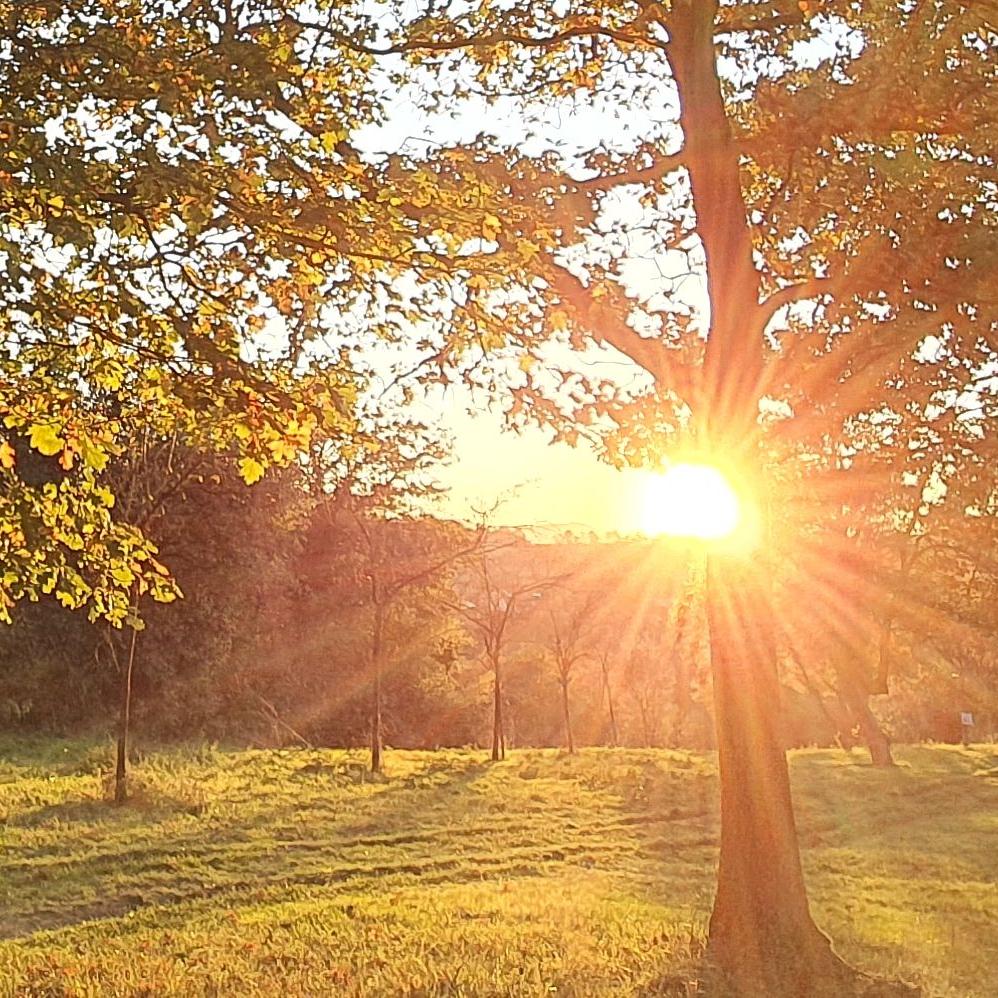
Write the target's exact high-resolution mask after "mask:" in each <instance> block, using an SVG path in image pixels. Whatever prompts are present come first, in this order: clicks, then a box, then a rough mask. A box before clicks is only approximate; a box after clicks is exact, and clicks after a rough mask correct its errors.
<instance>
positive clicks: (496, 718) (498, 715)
mask: <svg viewBox="0 0 998 998" xmlns="http://www.w3.org/2000/svg"><path fill="white" fill-rule="evenodd" d="M492 665H493V676H494V679H493V683H492V761H493V762H499V761H500V759H505V758H506V742H505V739H504V738H503V730H502V679H501V677H500V675H499V663H498V662H493V663H492Z"/></svg>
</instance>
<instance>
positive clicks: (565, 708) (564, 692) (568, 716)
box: [561, 677, 575, 755]
mask: <svg viewBox="0 0 998 998" xmlns="http://www.w3.org/2000/svg"><path fill="white" fill-rule="evenodd" d="M561 712H562V717H563V718H564V720H565V744H566V746H567V747H568V754H569V755H575V739H574V738H573V737H572V712H571V710H570V708H569V704H568V678H567V677H563V678H562V680H561Z"/></svg>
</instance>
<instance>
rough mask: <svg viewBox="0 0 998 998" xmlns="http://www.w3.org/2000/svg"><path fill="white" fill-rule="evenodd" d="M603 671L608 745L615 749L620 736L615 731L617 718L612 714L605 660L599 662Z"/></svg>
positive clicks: (611, 697) (608, 677)
mask: <svg viewBox="0 0 998 998" xmlns="http://www.w3.org/2000/svg"><path fill="white" fill-rule="evenodd" d="M600 667H601V668H602V670H603V689H604V690H605V691H606V706H607V710H608V711H609V714H610V745H611V747H612V748H616V747H617V745H618V744H619V743H620V735H619V733H618V731H617V717H616V715H615V714H614V712H613V691H612V690H611V689H610V672H609V669H608V668H607V664H606V661H605V660H601V661H600Z"/></svg>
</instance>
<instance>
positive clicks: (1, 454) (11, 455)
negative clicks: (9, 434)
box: [0, 440, 17, 469]
mask: <svg viewBox="0 0 998 998" xmlns="http://www.w3.org/2000/svg"><path fill="white" fill-rule="evenodd" d="M16 459H17V454H16V452H15V451H14V448H13V447H11V445H10V443H9V441H7V440H5V441H4V442H3V443H0V468H8V469H9V468H13V467H14V462H15V460H16Z"/></svg>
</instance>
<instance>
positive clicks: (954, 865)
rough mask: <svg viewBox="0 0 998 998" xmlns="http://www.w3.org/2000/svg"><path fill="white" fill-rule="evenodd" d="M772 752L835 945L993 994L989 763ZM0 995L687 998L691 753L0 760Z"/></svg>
mask: <svg viewBox="0 0 998 998" xmlns="http://www.w3.org/2000/svg"><path fill="white" fill-rule="evenodd" d="M899 757H900V760H901V765H900V766H899V767H898V768H897V769H896V770H895V771H893V772H878V771H875V770H873V769H871V768H870V767H869V766H867V765H865V764H864V760H863V758H862V757H861V756H860V755H859V754H856V755H854V756H850V755H848V754H846V753H843V752H838V751H825V750H809V751H803V752H798V753H795V754H794V756H793V760H792V766H793V777H794V785H795V792H796V798H797V802H798V813H799V826H800V835H801V843H802V848H803V853H804V861H805V864H806V868H807V875H808V881H809V885H810V889H811V895H812V900H813V906H814V909H815V913H816V916H817V918H818V921H819V923H820V924H821V925H822V926H823V927H824V928H825V929H826V930H828V931H829V932H830V933H831V934H832V936H833V938H834V939H835V942H836V947H837V949H838V950H839V952H840V953H841V954H842V955H843V956H844V957H846V958H847V959H848V960H850V961H851V962H853V963H854V964H856V965H859V966H861V967H862V968H864V969H866V970H869V971H873V972H877V973H880V974H884V975H889V976H894V977H897V976H900V977H904V978H906V979H908V980H912V981H915V982H916V983H919V984H921V985H922V986H923V987H924V989H925V993H926V994H927V995H935V996H952V998H994V996H995V995H998V960H996V959H995V957H996V954H998V885H996V880H998V747H996V746H978V747H973V748H959V747H926V748H910V749H907V750H905V749H902V750H900V751H899ZM0 760H2V761H0V994H2V995H15V994H16V995H46V996H69V995H78V996H91V995H92V996H102V998H103V996H110V995H148V996H154V995H155V996H160V995H201V994H212V995H226V996H230V995H231V996H246V995H282V996H284V995H345V996H349V995H411V996H415V995H421V996H422V995H425V996H429V995H546V994H558V995H574V996H583V995H617V994H619V995H642V994H646V995H650V994H672V995H683V994H694V993H696V991H695V987H694V986H693V985H692V984H690V982H694V981H695V980H696V978H697V969H696V968H697V963H698V958H699V955H700V952H701V948H702V944H703V938H704V932H705V926H706V919H707V915H708V913H709V910H710V900H711V890H712V881H713V876H714V861H715V857H716V839H717V813H716V804H715V793H716V787H715V779H716V777H715V774H714V770H713V764H712V762H711V760H710V759H709V757H707V756H702V755H697V754H686V753H678V752H666V751H661V752H659V751H624V750H621V751H609V750H590V751H585V752H583V753H582V754H581V755H580V756H578V757H568V756H565V755H562V754H559V753H556V752H552V751H522V752H513V753H512V754H511V757H510V759H509V760H508V761H507V762H505V763H501V764H498V765H489V764H487V763H486V762H485V761H484V755H483V754H482V753H479V752H453V751H449V752H432V753H431V752H391V753H389V755H388V757H387V776H386V778H385V779H383V780H380V781H377V782H371V781H369V780H368V778H367V777H366V776H365V772H364V768H363V757H362V756H361V755H360V754H357V753H350V752H343V751H293V752H291V751H288V752H231V753H230V752H222V751H218V750H212V749H208V750H203V751H200V752H181V751H171V752H163V753H156V754H150V755H148V756H146V757H145V758H144V759H143V760H142V761H141V763H140V764H139V765H138V766H136V768H135V776H136V784H137V786H138V788H139V789H138V792H137V794H136V799H135V801H134V802H133V803H132V804H130V805H129V806H127V807H125V808H115V807H113V806H111V805H109V804H107V803H105V802H104V800H103V796H104V788H103V785H102V775H101V767H102V766H103V767H106V766H107V765H108V760H109V750H108V749H107V748H106V747H104V746H97V747H94V746H87V745H80V744H77V743H55V742H46V743H38V744H34V745H32V746H27V747H25V746H23V745H22V746H20V747H18V745H17V744H14V743H6V744H2V745H0Z"/></svg>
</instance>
